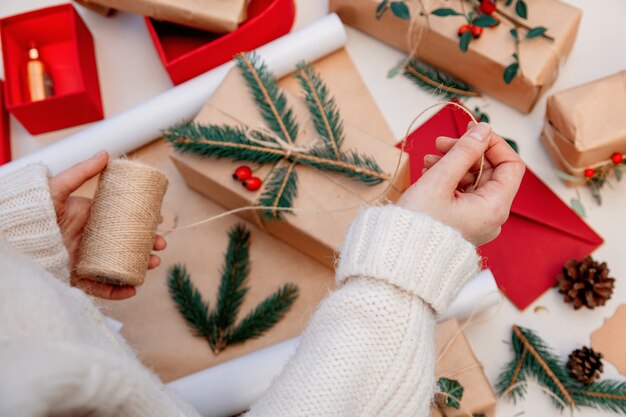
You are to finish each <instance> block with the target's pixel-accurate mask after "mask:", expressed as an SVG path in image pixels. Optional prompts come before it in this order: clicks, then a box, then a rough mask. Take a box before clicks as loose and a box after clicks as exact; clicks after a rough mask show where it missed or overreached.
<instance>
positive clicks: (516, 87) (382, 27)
mask: <svg viewBox="0 0 626 417" xmlns="http://www.w3.org/2000/svg"><path fill="white" fill-rule="evenodd" d="M461 1H463V0H461ZM379 3H380V1H379V0H330V9H331V11H334V12H336V13H337V14H338V15H339V17H340V18H341V20H343V21H344V22H345V23H347V24H349V25H350V26H353V27H355V28H357V29H359V30H362V31H363V32H365V33H368V34H370V35H372V36H374V37H376V38H378V39H380V40H382V41H383V42H385V43H388V44H389V45H391V46H393V47H395V48H398V49H400V50H403V51H405V52H409V46H408V36H409V33H408V32H409V26H410V21H409V20H402V19H399V18H398V17H396V16H394V15H393V13H385V14H384V15H383V16H382V18H381V19H380V20H377V19H376V7H377V6H378V5H379ZM419 3H420V2H418V1H417V0H413V1H409V2H408V4H409V6H410V7H411V16H417V14H419V13H420V8H419ZM503 3H504V2H499V3H498V7H501V8H506V7H505V6H504V4H503ZM526 3H527V5H528V21H526V23H527V24H528V25H529V26H531V27H536V26H544V27H547V28H548V32H547V34H549V35H550V36H552V37H554V38H555V40H554V42H550V41H548V40H547V39H543V38H535V39H530V40H522V42H521V43H520V52H519V55H520V61H521V72H520V73H519V74H518V76H517V77H515V79H514V80H513V81H512V82H511V84H508V85H507V84H506V83H505V82H504V79H503V72H504V68H506V67H507V66H508V65H510V64H511V63H513V58H512V56H511V55H512V53H513V52H515V41H514V39H513V37H512V36H511V34H510V32H509V31H510V29H511V28H512V25H511V24H509V23H508V21H506V20H504V19H502V22H501V23H500V25H499V26H497V27H495V28H486V29H485V31H484V33H483V35H482V36H481V37H480V39H475V40H474V41H473V42H471V43H470V45H469V50H468V51H467V52H463V51H461V50H460V48H459V37H458V30H459V27H460V26H461V25H463V24H465V23H467V22H466V20H465V17H463V16H446V17H438V16H434V15H432V14H429V20H430V28H429V26H428V25H427V23H426V19H425V18H424V17H420V18H418V20H417V21H416V25H415V28H414V32H413V34H411V36H414V37H417V36H419V37H420V40H419V46H418V48H417V52H416V54H415V57H416V58H418V59H419V60H422V61H424V62H426V63H428V64H430V65H433V66H435V67H436V68H439V69H441V70H443V71H445V72H448V73H450V74H451V75H453V76H455V77H457V78H459V79H461V80H463V81H466V82H467V83H469V84H471V85H472V86H474V87H476V88H477V89H478V90H479V91H481V92H484V93H487V94H490V95H491V96H493V97H495V98H496V99H498V100H500V101H502V102H503V103H505V104H507V105H509V106H511V107H513V108H515V109H517V110H519V111H521V112H524V113H528V112H530V111H531V110H532V108H533V107H534V105H535V103H536V102H537V100H538V99H539V97H540V96H541V94H542V93H543V92H544V91H545V90H546V89H547V88H548V87H550V86H551V85H552V84H553V83H554V81H555V80H556V78H557V76H558V72H559V65H560V61H563V60H565V59H566V57H567V56H568V55H569V53H570V51H571V50H572V47H573V45H574V40H575V38H576V33H577V31H578V26H579V23H580V19H581V16H582V13H581V11H580V10H579V9H577V8H575V7H572V6H570V5H568V4H565V3H563V2H561V1H558V0H526ZM423 4H424V6H425V9H426V10H427V11H428V12H429V13H430V12H432V11H433V10H435V9H437V8H450V7H453V8H455V9H457V10H460V6H459V4H458V2H456V3H454V4H451V3H450V2H449V1H446V0H424V1H423ZM466 8H467V9H468V10H469V9H470V8H471V5H470V4H469V3H468V4H467V5H466ZM506 11H507V12H508V13H509V14H511V15H514V14H515V12H514V10H513V8H512V7H511V8H506ZM419 34H421V36H420V35H419ZM525 36H526V35H525V31H524V30H522V29H520V37H521V38H524V37H525ZM395 64H396V63H395V62H390V63H389V66H390V67H392V66H393V65H395ZM522 73H523V76H522V75H521V74H522Z"/></svg>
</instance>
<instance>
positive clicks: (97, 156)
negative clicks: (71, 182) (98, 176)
mask: <svg viewBox="0 0 626 417" xmlns="http://www.w3.org/2000/svg"><path fill="white" fill-rule="evenodd" d="M105 153H107V151H105V150H101V151H100V152H98V153H96V154H95V155H94V156H92V157H91V158H92V159H98V158H100V157H101V156H103V155H104V154H105Z"/></svg>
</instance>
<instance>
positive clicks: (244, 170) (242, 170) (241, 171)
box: [233, 165, 252, 181]
mask: <svg viewBox="0 0 626 417" xmlns="http://www.w3.org/2000/svg"><path fill="white" fill-rule="evenodd" d="M251 176H252V170H251V169H250V167H249V166H247V165H242V166H240V167H239V168H237V169H236V170H235V172H233V178H234V179H236V180H237V181H243V180H247V179H248V178H250V177H251Z"/></svg>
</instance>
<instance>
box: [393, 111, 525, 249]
mask: <svg viewBox="0 0 626 417" xmlns="http://www.w3.org/2000/svg"><path fill="white" fill-rule="evenodd" d="M468 128H469V130H468V131H467V132H466V133H465V134H464V135H463V136H462V137H461V138H460V139H452V138H447V137H439V138H437V149H438V150H439V151H440V152H442V153H444V154H445V155H444V156H443V157H440V156H436V155H426V156H425V157H424V172H423V175H422V177H421V178H420V179H419V181H417V182H416V183H415V184H413V186H411V187H410V188H409V189H408V190H407V191H406V192H405V193H404V194H403V195H402V197H401V198H400V200H399V201H398V205H399V206H401V207H404V208H407V209H409V210H414V211H417V212H420V213H424V214H426V215H428V216H430V217H432V218H433V219H435V220H437V221H439V222H441V223H444V224H447V225H449V226H451V227H453V228H455V229H456V230H458V231H459V232H461V234H462V235H463V237H465V239H467V240H468V241H470V242H472V243H474V244H475V245H477V246H480V245H484V244H485V243H488V242H490V241H492V240H493V239H495V238H496V237H497V236H498V235H499V234H500V227H501V226H502V224H504V222H505V221H506V219H507V218H508V216H509V211H510V209H511V203H512V202H513V198H514V197H515V194H516V193H517V190H518V188H519V185H520V183H521V181H522V176H523V175H524V170H525V166H524V163H523V162H522V160H521V159H520V157H519V156H518V155H517V153H515V151H514V150H513V149H512V148H511V147H510V146H509V144H508V143H506V141H505V140H504V139H502V138H501V137H500V136H498V135H497V134H496V133H494V132H493V131H492V130H491V127H490V126H489V125H488V124H486V123H479V124H475V123H473V122H471V123H470V124H469V126H468ZM483 154H484V155H485V163H484V168H483V173H482V176H481V177H480V183H479V184H478V185H477V187H476V189H474V183H475V181H476V178H477V174H478V171H479V170H480V160H481V156H482V155H483Z"/></svg>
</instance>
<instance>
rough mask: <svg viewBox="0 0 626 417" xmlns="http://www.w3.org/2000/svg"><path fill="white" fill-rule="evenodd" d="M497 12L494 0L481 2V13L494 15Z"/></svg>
mask: <svg viewBox="0 0 626 417" xmlns="http://www.w3.org/2000/svg"><path fill="white" fill-rule="evenodd" d="M495 11H496V2H495V1H493V0H482V1H481V2H480V12H481V13H484V14H492V13H493V12H495Z"/></svg>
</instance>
